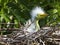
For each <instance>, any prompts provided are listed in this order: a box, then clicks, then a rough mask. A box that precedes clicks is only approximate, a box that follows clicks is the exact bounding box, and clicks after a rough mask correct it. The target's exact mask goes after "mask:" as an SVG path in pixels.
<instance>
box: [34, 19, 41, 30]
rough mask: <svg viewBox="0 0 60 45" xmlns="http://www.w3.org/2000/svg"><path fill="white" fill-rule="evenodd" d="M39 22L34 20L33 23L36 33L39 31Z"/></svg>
mask: <svg viewBox="0 0 60 45" xmlns="http://www.w3.org/2000/svg"><path fill="white" fill-rule="evenodd" d="M38 22H39V20H35V21H34V23H35V28H36V31H38V30H40V26H39V23H38Z"/></svg>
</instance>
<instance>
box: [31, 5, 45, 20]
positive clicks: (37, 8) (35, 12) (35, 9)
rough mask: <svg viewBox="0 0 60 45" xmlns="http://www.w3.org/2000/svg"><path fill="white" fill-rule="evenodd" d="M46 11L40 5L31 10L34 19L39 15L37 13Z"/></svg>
mask: <svg viewBox="0 0 60 45" xmlns="http://www.w3.org/2000/svg"><path fill="white" fill-rule="evenodd" d="M44 13H45V12H44V10H43V9H42V8H41V7H38V6H36V7H35V8H33V9H32V10H31V12H30V14H31V18H32V20H34V19H35V17H36V16H37V14H44Z"/></svg>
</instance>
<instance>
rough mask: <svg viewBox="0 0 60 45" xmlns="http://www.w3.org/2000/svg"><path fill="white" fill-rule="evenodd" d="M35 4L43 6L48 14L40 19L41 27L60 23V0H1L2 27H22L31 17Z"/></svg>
mask: <svg viewBox="0 0 60 45" xmlns="http://www.w3.org/2000/svg"><path fill="white" fill-rule="evenodd" d="M35 6H40V7H42V8H43V9H44V10H45V12H46V13H47V14H48V16H47V17H46V18H45V19H42V20H40V21H39V24H41V27H42V26H55V25H56V24H59V23H60V0H0V28H20V27H21V25H24V23H25V22H26V21H27V20H28V19H30V18H31V16H30V11H31V10H32V8H33V7H35ZM2 23H7V24H10V23H14V24H15V25H14V24H12V25H7V24H2Z"/></svg>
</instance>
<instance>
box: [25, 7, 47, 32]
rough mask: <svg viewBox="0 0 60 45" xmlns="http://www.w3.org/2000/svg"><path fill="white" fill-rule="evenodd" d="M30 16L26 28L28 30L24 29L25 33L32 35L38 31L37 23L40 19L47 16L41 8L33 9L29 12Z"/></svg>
mask: <svg viewBox="0 0 60 45" xmlns="http://www.w3.org/2000/svg"><path fill="white" fill-rule="evenodd" d="M30 14H31V20H29V21H28V22H30V23H29V24H28V25H29V26H27V25H26V26H27V27H28V28H26V31H28V32H29V33H34V32H37V31H38V30H40V26H39V24H38V21H39V20H40V19H43V18H45V17H46V16H47V14H46V13H45V12H44V10H43V9H42V8H41V7H38V6H37V7H35V8H33V9H32V10H31V12H30Z"/></svg>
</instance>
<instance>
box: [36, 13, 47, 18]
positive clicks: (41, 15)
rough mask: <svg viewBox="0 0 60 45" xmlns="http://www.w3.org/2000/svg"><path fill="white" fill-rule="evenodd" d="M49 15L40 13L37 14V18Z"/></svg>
mask: <svg viewBox="0 0 60 45" xmlns="http://www.w3.org/2000/svg"><path fill="white" fill-rule="evenodd" d="M46 16H47V14H38V15H37V16H36V19H43V18H45V17H46Z"/></svg>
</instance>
